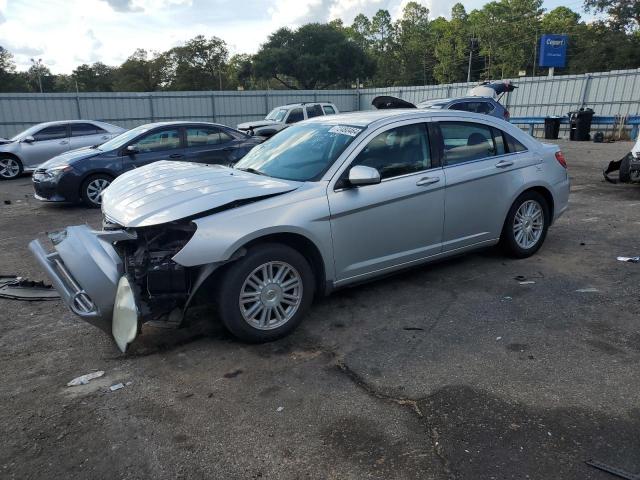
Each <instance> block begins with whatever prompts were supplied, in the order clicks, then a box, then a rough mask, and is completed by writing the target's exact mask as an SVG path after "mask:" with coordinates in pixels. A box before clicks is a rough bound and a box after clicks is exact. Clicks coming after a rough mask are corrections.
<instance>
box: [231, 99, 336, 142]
mask: <svg viewBox="0 0 640 480" xmlns="http://www.w3.org/2000/svg"><path fill="white" fill-rule="evenodd" d="M336 113H340V112H338V107H336V106H335V105H334V104H333V103H315V102H313V103H290V104H288V105H283V106H281V107H276V108H274V109H273V110H271V112H269V115H267V116H266V117H265V119H264V120H255V121H253V122H245V123H240V124H238V127H237V128H238V130H240V131H241V132H244V133H246V134H248V135H258V136H261V137H271V136H272V135H274V134H276V133H277V132H279V131H280V130H282V129H283V128H286V127H287V126H289V125H291V124H292V123H297V122H301V121H302V120H307V119H309V118H313V117H321V116H323V115H334V114H336Z"/></svg>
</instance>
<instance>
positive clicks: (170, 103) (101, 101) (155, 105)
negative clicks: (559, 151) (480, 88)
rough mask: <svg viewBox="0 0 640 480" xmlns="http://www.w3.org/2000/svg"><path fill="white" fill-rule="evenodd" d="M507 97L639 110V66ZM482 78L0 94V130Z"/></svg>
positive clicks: (182, 116) (251, 116)
mask: <svg viewBox="0 0 640 480" xmlns="http://www.w3.org/2000/svg"><path fill="white" fill-rule="evenodd" d="M516 83H517V84H518V86H519V88H518V89H517V90H515V91H514V92H512V93H510V94H508V95H506V96H505V97H504V98H503V100H502V101H503V103H504V104H505V106H506V107H507V108H508V109H509V110H510V112H511V115H512V116H513V117H532V116H547V115H566V114H567V112H569V111H571V110H575V109H577V108H580V107H591V108H593V109H594V110H595V112H596V114H597V115H600V116H613V115H637V114H638V113H640V68H639V69H635V70H618V71H611V72H603V73H588V74H584V75H562V76H556V77H523V78H519V79H517V80H516ZM475 85H476V84H475V83H452V84H448V85H427V86H413V87H389V88H371V89H360V90H357V89H351V90H315V91H314V90H269V91H264V90H263V91H223V92H219V91H216V92H213V91H207V92H151V93H135V92H131V93H126V92H119V93H79V94H75V93H45V94H39V93H31V94H20V93H17V94H0V137H10V136H13V135H15V134H16V133H17V132H19V131H21V130H23V129H25V128H27V127H29V126H30V125H33V124H36V123H40V122H45V121H50V120H67V119H77V118H86V119H96V120H104V121H107V122H111V123H114V124H117V125H120V126H122V127H126V128H131V127H134V126H136V125H140V124H143V123H148V122H154V121H162V120H202V121H214V122H219V123H223V124H226V125H230V126H232V127H235V126H236V125H237V124H238V123H241V122H246V121H250V120H256V119H260V118H264V116H265V115H266V114H267V113H268V112H269V111H271V109H273V108H275V107H277V106H280V105H284V104H287V103H295V102H314V101H317V102H333V103H335V104H336V106H337V107H338V109H339V110H340V111H341V112H349V111H352V110H369V109H372V108H373V107H372V106H371V101H372V100H373V98H374V97H376V96H378V95H393V96H398V97H401V98H404V99H405V100H408V101H410V102H414V103H418V102H421V101H423V100H431V99H436V98H450V97H457V96H463V95H466V93H467V91H468V90H469V88H471V87H473V86H475Z"/></svg>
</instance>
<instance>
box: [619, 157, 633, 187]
mask: <svg viewBox="0 0 640 480" xmlns="http://www.w3.org/2000/svg"><path fill="white" fill-rule="evenodd" d="M618 178H619V179H620V182H621V183H629V182H630V181H631V154H630V153H629V154H627V155H625V157H624V158H623V159H622V160H620V170H618Z"/></svg>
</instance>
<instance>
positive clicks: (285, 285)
mask: <svg viewBox="0 0 640 480" xmlns="http://www.w3.org/2000/svg"><path fill="white" fill-rule="evenodd" d="M218 280H219V285H218V287H217V295H216V303H217V306H218V314H219V316H220V319H221V320H222V323H223V324H224V325H225V327H227V329H228V330H229V331H230V332H231V333H232V334H233V335H235V336H236V337H238V338H240V339H241V340H245V341H248V342H268V341H271V340H276V339H278V338H282V337H284V336H285V335H288V334H289V333H290V332H291V331H293V329H295V328H296V327H297V326H298V324H299V323H300V322H301V321H302V318H303V317H304V315H305V313H306V311H307V310H308V309H309V306H310V305H311V302H312V300H313V295H314V290H315V280H314V276H313V271H312V269H311V267H310V266H309V263H308V262H307V260H306V259H305V258H304V257H303V256H302V255H301V254H300V253H299V252H298V251H297V250H294V249H293V248H291V247H288V246H286V245H282V244H275V243H273V244H261V245H260V244H259V245H255V246H253V247H251V248H250V249H249V251H248V252H247V254H246V255H245V256H244V257H242V258H240V259H239V260H237V261H235V262H234V263H232V264H230V265H229V266H228V267H227V268H226V270H225V271H224V273H223V274H222V275H221V276H220V277H219V278H218Z"/></svg>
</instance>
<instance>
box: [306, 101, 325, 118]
mask: <svg viewBox="0 0 640 480" xmlns="http://www.w3.org/2000/svg"><path fill="white" fill-rule="evenodd" d="M304 108H305V109H306V110H307V118H313V117H321V116H322V115H324V111H323V110H322V107H321V106H320V105H318V104H317V103H314V104H312V105H305V107H304Z"/></svg>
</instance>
